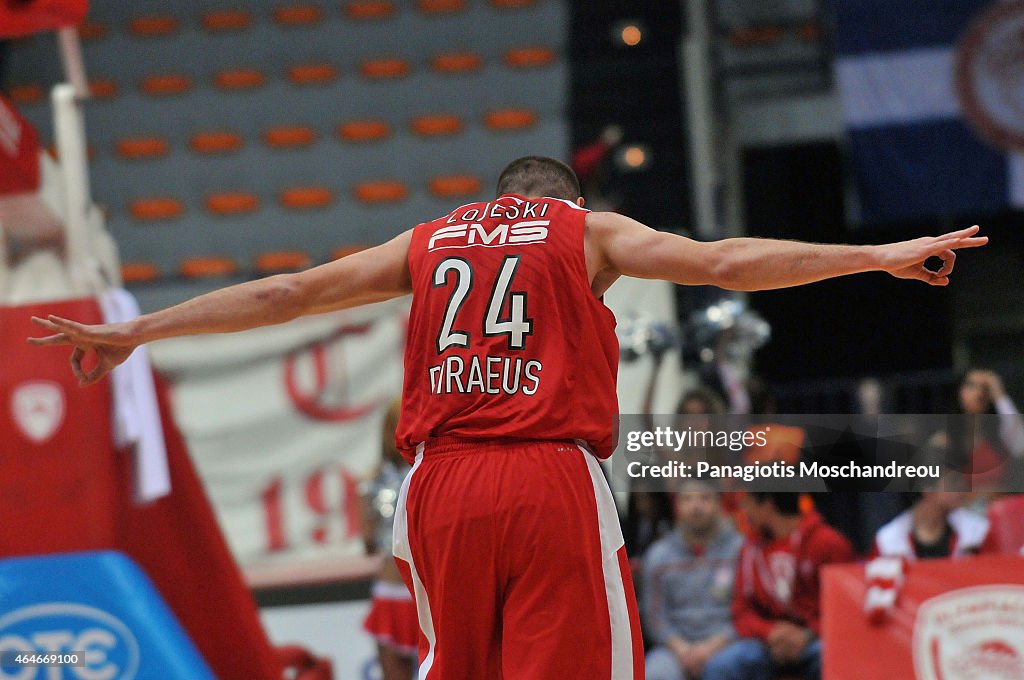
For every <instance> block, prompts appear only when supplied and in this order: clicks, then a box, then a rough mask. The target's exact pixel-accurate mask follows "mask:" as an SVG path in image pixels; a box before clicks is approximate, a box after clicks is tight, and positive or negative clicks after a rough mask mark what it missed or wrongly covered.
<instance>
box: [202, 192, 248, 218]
mask: <svg viewBox="0 0 1024 680" xmlns="http://www.w3.org/2000/svg"><path fill="white" fill-rule="evenodd" d="M259 208H260V199H259V198H258V197H257V196H256V194H251V193H249V192H247V191H223V192H220V193H216V194H210V195H209V196H207V197H206V209H207V210H208V211H210V212H211V213H213V214H214V215H242V214H245V213H251V212H256V211H257V210H259Z"/></svg>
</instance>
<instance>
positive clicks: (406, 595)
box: [363, 399, 420, 680]
mask: <svg viewBox="0 0 1024 680" xmlns="http://www.w3.org/2000/svg"><path fill="white" fill-rule="evenodd" d="M400 411H401V402H400V400H398V399H396V400H395V401H394V402H392V404H391V406H390V408H388V412H387V415H386V416H385V417H384V426H383V428H382V432H381V434H382V435H383V436H382V438H381V462H380V466H378V468H377V470H376V471H375V473H374V475H373V477H372V478H371V479H369V480H368V481H367V483H366V484H365V485H364V489H363V538H364V540H365V542H366V551H367V552H368V553H370V554H374V553H381V554H382V555H383V556H384V559H383V560H382V561H381V565H380V569H378V571H377V576H376V579H375V580H374V582H373V586H372V587H371V591H370V592H371V596H372V601H371V603H370V613H369V614H368V615H367V616H366V620H365V621H364V622H363V628H364V630H366V632H367V633H369V634H370V635H371V636H373V639H374V640H376V641H377V658H378V660H379V662H380V668H381V680H410V678H412V676H413V671H414V669H415V668H416V656H417V654H418V651H419V630H420V627H419V620H418V619H417V618H416V602H415V601H414V600H413V597H412V594H411V593H410V592H409V588H408V587H407V586H406V585H405V581H403V580H402V574H401V572H399V571H398V565H397V564H396V563H395V561H394V560H393V559H391V547H392V546H391V540H392V531H393V529H394V522H395V511H396V509H397V506H398V493H399V490H400V489H401V487H402V482H404V481H405V477H406V475H408V473H409V464H408V463H406V462H405V460H404V459H403V458H402V455H401V454H400V453H399V452H398V449H397V448H396V447H395V428H397V427H398V415H399V413H400Z"/></svg>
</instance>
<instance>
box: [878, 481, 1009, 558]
mask: <svg viewBox="0 0 1024 680" xmlns="http://www.w3.org/2000/svg"><path fill="white" fill-rule="evenodd" d="M914 497H915V499H916V500H915V502H914V504H913V506H911V508H910V509H909V510H906V511H904V512H902V513H900V514H899V515H897V516H896V517H895V518H894V519H893V520H892V521H890V522H889V523H888V524H886V525H885V526H883V527H882V528H881V529H879V530H878V534H876V536H875V547H874V551H873V555H874V556H876V557H878V556H881V557H902V558H904V559H907V560H925V559H936V558H946V557H963V556H965V555H976V554H978V553H982V552H989V551H990V550H991V549H990V547H989V544H988V543H989V541H988V536H989V522H988V518H986V517H985V516H984V515H979V514H978V513H976V512H974V511H973V510H969V509H967V508H965V507H963V503H964V500H965V499H966V498H967V494H966V493H964V492H961V491H925V492H922V493H917V494H914Z"/></svg>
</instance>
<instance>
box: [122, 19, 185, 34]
mask: <svg viewBox="0 0 1024 680" xmlns="http://www.w3.org/2000/svg"><path fill="white" fill-rule="evenodd" d="M180 29H181V23H180V22H179V21H178V20H177V19H176V18H174V17H172V16H170V15H167V14H154V15H151V16H143V17H135V18H134V19H132V20H131V21H129V22H128V31H129V32H130V33H132V34H133V35H136V36H138V37H142V38H159V37H164V36H169V35H174V34H175V33H177V32H178V31H179V30H180Z"/></svg>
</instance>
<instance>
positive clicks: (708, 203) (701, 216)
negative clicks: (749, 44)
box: [682, 0, 721, 239]
mask: <svg viewBox="0 0 1024 680" xmlns="http://www.w3.org/2000/svg"><path fill="white" fill-rule="evenodd" d="M685 3H686V4H685V9H686V18H687V32H686V37H685V38H683V49H682V58H683V92H684V96H685V99H686V121H687V124H688V127H689V133H690V135H689V137H690V178H691V183H692V185H693V199H694V211H693V212H694V217H695V218H696V219H695V224H694V231H695V232H696V234H697V235H699V236H700V237H702V238H705V239H713V238H718V237H720V236H721V219H720V218H719V214H718V213H719V210H718V207H717V203H718V191H719V186H720V182H721V179H720V175H721V171H720V168H719V163H718V159H717V154H716V153H715V119H714V116H715V103H714V89H713V78H714V71H713V69H712V64H711V39H712V36H711V28H710V26H709V21H708V15H707V14H708V12H707V5H706V0H685Z"/></svg>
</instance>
